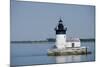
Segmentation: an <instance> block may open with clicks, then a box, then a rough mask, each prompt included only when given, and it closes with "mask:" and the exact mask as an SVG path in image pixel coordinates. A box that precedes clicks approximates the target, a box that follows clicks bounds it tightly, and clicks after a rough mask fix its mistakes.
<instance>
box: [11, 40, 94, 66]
mask: <svg viewBox="0 0 100 67" xmlns="http://www.w3.org/2000/svg"><path fill="white" fill-rule="evenodd" d="M54 44H55V43H54V42H51V43H50V42H49V43H11V65H14V66H21V65H38V64H54V63H70V62H84V61H94V60H95V43H94V42H93V41H89V42H82V44H81V46H86V47H87V48H88V51H91V52H92V54H88V55H70V56H47V50H48V49H50V48H52V47H53V46H54Z"/></svg>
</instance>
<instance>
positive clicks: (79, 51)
mask: <svg viewBox="0 0 100 67" xmlns="http://www.w3.org/2000/svg"><path fill="white" fill-rule="evenodd" d="M90 53H91V52H88V51H87V48H86V47H74V48H71V47H67V48H65V49H57V48H54V49H49V50H48V55H49V56H61V55H84V54H90Z"/></svg>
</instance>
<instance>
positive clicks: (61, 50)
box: [48, 18, 91, 60]
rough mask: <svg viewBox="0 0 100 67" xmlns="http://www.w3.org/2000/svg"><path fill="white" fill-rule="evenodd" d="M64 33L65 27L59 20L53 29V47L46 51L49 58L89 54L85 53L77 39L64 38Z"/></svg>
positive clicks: (84, 48)
mask: <svg viewBox="0 0 100 67" xmlns="http://www.w3.org/2000/svg"><path fill="white" fill-rule="evenodd" d="M66 31H67V27H64V25H63V21H62V19H61V18H60V20H59V21H58V25H57V26H56V28H55V34H56V42H55V46H54V47H53V48H51V49H48V55H49V56H62V55H83V54H90V53H91V52H90V51H87V48H86V47H81V41H80V39H79V38H74V37H66ZM57 60H59V59H57ZM60 60H61V59H60ZM62 60H63V58H62Z"/></svg>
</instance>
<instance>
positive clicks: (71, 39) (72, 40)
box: [66, 38, 80, 42]
mask: <svg viewBox="0 0 100 67" xmlns="http://www.w3.org/2000/svg"><path fill="white" fill-rule="evenodd" d="M66 42H80V39H79V38H67V39H66Z"/></svg>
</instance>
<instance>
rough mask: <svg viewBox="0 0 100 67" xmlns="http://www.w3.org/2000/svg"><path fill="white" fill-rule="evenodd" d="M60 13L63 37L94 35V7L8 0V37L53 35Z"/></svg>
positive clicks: (22, 37)
mask: <svg viewBox="0 0 100 67" xmlns="http://www.w3.org/2000/svg"><path fill="white" fill-rule="evenodd" d="M60 17H62V20H63V23H64V26H66V27H67V28H68V30H67V32H66V35H67V37H79V38H95V7H94V6H90V5H72V4H71V5H70V4H66V5H65V4H52V3H37V2H18V1H15V0H11V41H14V40H15V41H16V40H18V41H20V40H45V39H46V38H55V31H54V28H55V27H56V25H57V23H58V21H59V18H60Z"/></svg>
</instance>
